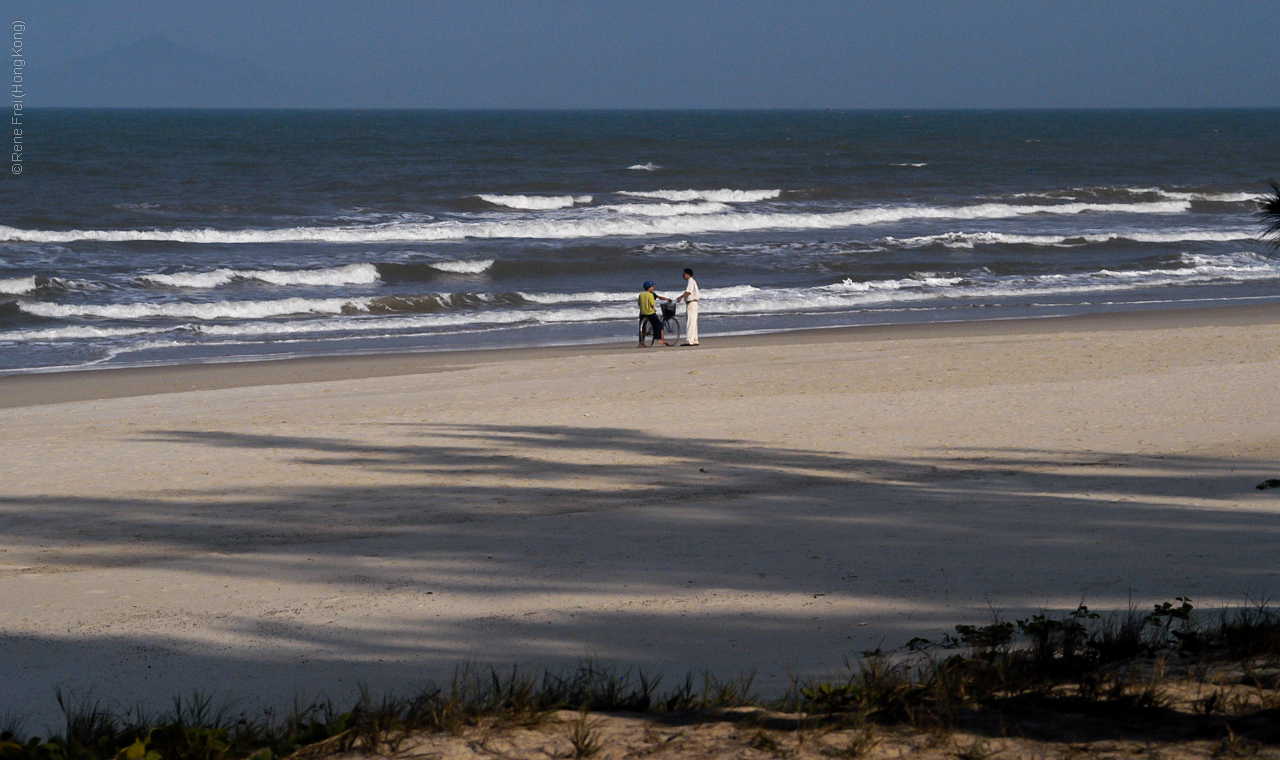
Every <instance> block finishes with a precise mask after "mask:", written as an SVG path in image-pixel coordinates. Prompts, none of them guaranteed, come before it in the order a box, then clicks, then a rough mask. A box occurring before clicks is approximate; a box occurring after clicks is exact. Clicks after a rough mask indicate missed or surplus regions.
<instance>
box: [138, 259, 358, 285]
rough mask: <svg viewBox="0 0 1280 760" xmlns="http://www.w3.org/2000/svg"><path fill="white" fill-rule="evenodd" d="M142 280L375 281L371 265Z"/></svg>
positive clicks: (221, 282)
mask: <svg viewBox="0 0 1280 760" xmlns="http://www.w3.org/2000/svg"><path fill="white" fill-rule="evenodd" d="M142 279H143V280H144V281H146V282H149V283H152V284H154V285H164V286H166V287H171V288H216V287H220V286H222V285H226V284H227V283H230V282H232V281H233V280H257V281H259V282H266V283H270V284H272V285H368V284H371V283H374V282H377V281H378V268H377V267H376V266H374V265H373V264H350V265H348V266H343V267H328V268H325V269H293V270H281V269H225V268H224V269H215V270H213V271H210V272H177V273H174V274H148V275H143V276H142Z"/></svg>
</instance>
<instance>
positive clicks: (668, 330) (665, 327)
mask: <svg viewBox="0 0 1280 760" xmlns="http://www.w3.org/2000/svg"><path fill="white" fill-rule="evenodd" d="M662 337H663V338H665V339H666V341H667V342H668V343H679V342H680V320H678V319H676V318H675V317H671V318H669V319H666V320H663V322H662Z"/></svg>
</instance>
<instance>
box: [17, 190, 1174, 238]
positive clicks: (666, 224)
mask: <svg viewBox="0 0 1280 760" xmlns="http://www.w3.org/2000/svg"><path fill="white" fill-rule="evenodd" d="M1190 205H1191V204H1190V202H1189V201H1172V200H1170V201H1158V202H1143V203H1061V204H1055V205H1022V204H1008V203H983V204H978V205H972V206H884V207H876V208H865V209H856V210H852V211H838V212H833V213H798V214H768V213H740V214H730V213H724V214H703V215H697V216H691V215H679V216H670V217H645V218H631V217H626V216H622V215H618V216H617V217H616V218H588V219H561V220H552V219H529V220H520V221H496V222H495V221H488V222H458V221H448V222H434V223H402V224H388V225H374V226H356V227H292V228H277V229H244V230H213V229H191V230H67V231H53V230H21V229H16V228H13V227H6V226H0V242H17V241H26V242H37V243H66V242H72V241H76V240H98V241H107V242H128V241H141V240H154V241H168V242H177V243H222V244H249V243H305V242H328V243H370V242H414V241H433V240H460V239H464V238H468V237H473V238H533V239H567V238H592V237H612V236H635V235H695V234H700V233H712V232H745V231H753V230H769V229H779V230H804V229H837V228H842V227H855V226H860V225H869V224H879V223H885V222H896V221H901V220H905V219H1006V218H1010V217H1017V216H1025V215H1031V214H1072V215H1074V214H1083V213H1104V214H1105V213H1111V214H1177V213H1182V212H1185V211H1187V210H1188V209H1189V208H1190Z"/></svg>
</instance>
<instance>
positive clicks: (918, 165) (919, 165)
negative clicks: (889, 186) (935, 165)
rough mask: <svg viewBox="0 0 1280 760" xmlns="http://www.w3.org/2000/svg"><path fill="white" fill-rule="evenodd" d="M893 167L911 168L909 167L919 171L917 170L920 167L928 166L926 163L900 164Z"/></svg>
mask: <svg viewBox="0 0 1280 760" xmlns="http://www.w3.org/2000/svg"><path fill="white" fill-rule="evenodd" d="M894 166H911V167H915V168H917V169H919V168H920V167H922V166H928V164H926V163H924V162H920V163H901V164H894Z"/></svg>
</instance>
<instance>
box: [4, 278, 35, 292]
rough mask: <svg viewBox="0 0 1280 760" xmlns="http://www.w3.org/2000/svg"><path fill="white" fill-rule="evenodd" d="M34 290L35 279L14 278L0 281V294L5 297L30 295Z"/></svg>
mask: <svg viewBox="0 0 1280 760" xmlns="http://www.w3.org/2000/svg"><path fill="white" fill-rule="evenodd" d="M35 289H36V278H35V276H34V275H32V276H31V277H14V278H11V279H7V280H0V293H5V294H7V295H14V296H20V295H23V294H25V293H30V292H32V291H34V290H35Z"/></svg>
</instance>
